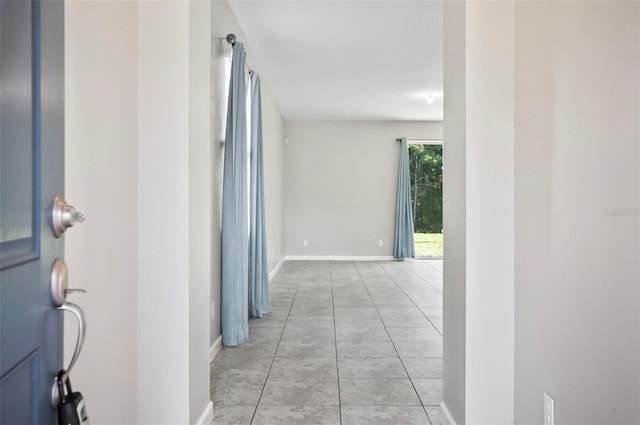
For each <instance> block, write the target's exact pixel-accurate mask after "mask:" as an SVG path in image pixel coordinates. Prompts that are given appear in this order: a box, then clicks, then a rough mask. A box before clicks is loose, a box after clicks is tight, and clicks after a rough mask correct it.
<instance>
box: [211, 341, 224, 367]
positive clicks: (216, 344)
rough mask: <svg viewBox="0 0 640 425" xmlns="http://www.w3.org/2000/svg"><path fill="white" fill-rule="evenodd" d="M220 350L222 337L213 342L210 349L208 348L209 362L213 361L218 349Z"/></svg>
mask: <svg viewBox="0 0 640 425" xmlns="http://www.w3.org/2000/svg"><path fill="white" fill-rule="evenodd" d="M221 348H222V335H220V336H219V337H218V339H216V340H215V342H214V343H213V344H211V347H209V362H212V361H213V358H214V357H215V356H216V354H218V352H219V351H220V349H221Z"/></svg>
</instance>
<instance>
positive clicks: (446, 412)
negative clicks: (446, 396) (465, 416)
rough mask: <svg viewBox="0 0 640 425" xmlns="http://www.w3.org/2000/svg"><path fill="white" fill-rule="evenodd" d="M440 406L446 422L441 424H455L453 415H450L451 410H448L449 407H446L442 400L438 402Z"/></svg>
mask: <svg viewBox="0 0 640 425" xmlns="http://www.w3.org/2000/svg"><path fill="white" fill-rule="evenodd" d="M440 408H441V409H442V413H443V414H444V419H445V420H446V421H447V423H443V424H442V425H457V424H456V421H455V420H454V419H453V416H451V412H449V408H447V405H446V404H444V401H443V402H441V403H440Z"/></svg>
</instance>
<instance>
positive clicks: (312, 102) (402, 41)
mask: <svg viewBox="0 0 640 425" xmlns="http://www.w3.org/2000/svg"><path fill="white" fill-rule="evenodd" d="M228 3H229V6H230V7H231V10H232V11H233V13H234V15H235V16H236V20H237V21H238V24H239V26H240V28H241V29H242V32H243V33H244V36H245V37H246V40H244V41H245V42H246V44H247V45H248V46H249V47H250V56H251V58H250V59H251V62H252V63H253V64H254V66H255V67H256V68H257V69H258V70H259V71H260V74H261V75H262V78H263V80H264V84H265V85H266V86H267V87H268V89H269V91H270V92H271V93H272V95H273V96H274V98H275V101H276V103H277V104H278V107H279V108H280V111H281V112H282V114H283V116H284V118H285V119H287V120H290V121H297V120H312V121H316V120H345V121H347V120H351V121H360V120H367V121H368V120H374V121H424V120H428V121H440V120H442V117H443V107H442V3H441V2H440V1H430V0H413V1H404V0H357V1H346V0H285V1H274V0H260V1H257V0H256V1H247V0H228ZM239 41H241V42H242V41H243V40H239ZM428 92H431V93H435V99H434V102H433V104H428V103H427V96H426V94H427V93H428Z"/></svg>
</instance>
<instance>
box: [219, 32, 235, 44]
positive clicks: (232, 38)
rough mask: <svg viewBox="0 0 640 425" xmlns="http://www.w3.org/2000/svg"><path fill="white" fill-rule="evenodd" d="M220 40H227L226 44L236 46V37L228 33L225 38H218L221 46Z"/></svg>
mask: <svg viewBox="0 0 640 425" xmlns="http://www.w3.org/2000/svg"><path fill="white" fill-rule="evenodd" d="M222 40H227V43H229V44H231V45H232V46H233V45H234V44H236V35H235V34H234V33H232V32H230V33H229V34H227V36H226V37H224V38H220V44H222Z"/></svg>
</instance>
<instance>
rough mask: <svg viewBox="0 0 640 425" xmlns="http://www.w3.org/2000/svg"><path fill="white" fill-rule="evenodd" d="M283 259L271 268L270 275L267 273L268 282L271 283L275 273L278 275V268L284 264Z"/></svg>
mask: <svg viewBox="0 0 640 425" xmlns="http://www.w3.org/2000/svg"><path fill="white" fill-rule="evenodd" d="M284 259H285V257H282V258H281V259H280V261H278V264H276V266H275V267H274V268H273V270H271V273H269V281H271V279H273V277H274V276H275V275H276V273H278V270H280V267H282V263H284Z"/></svg>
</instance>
